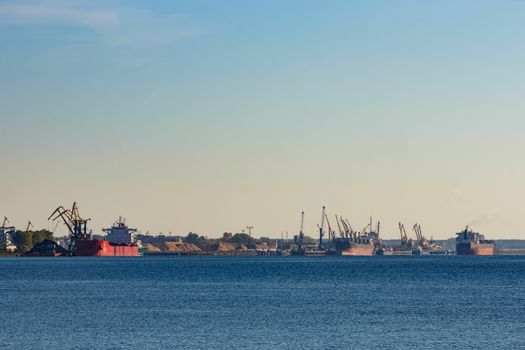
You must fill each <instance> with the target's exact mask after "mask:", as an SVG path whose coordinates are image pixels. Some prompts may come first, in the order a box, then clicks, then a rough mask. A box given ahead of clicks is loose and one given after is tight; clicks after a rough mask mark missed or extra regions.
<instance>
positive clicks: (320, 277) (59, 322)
mask: <svg viewBox="0 0 525 350" xmlns="http://www.w3.org/2000/svg"><path fill="white" fill-rule="evenodd" d="M524 275H525V258H519V257H369V258H343V257H311V258H308V257H139V258H34V259H33V258H0V283H1V284H0V291H1V294H0V308H1V311H0V329H1V330H2V331H1V334H2V335H1V337H0V348H2V349H3V348H7V349H9V348H13V349H124V348H133V349H173V348H182V349H188V348H194V349H206V348H215V349H231V348H237V349H271V348H278V349H314V348H316V349H339V348H354V349H355V348H380V349H392V348H428V349H439V348H458V349H459V348H461V349H463V348H485V349H494V348H501V349H512V348H518V349H525V278H524Z"/></svg>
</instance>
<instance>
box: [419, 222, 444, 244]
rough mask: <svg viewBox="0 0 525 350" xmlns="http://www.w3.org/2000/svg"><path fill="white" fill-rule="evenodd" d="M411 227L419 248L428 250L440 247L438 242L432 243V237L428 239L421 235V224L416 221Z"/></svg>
mask: <svg viewBox="0 0 525 350" xmlns="http://www.w3.org/2000/svg"><path fill="white" fill-rule="evenodd" d="M412 229H413V230H414V232H415V234H416V237H417V240H418V243H419V246H420V247H421V248H423V249H428V250H439V249H441V247H440V246H439V245H438V244H436V243H434V241H433V240H432V238H431V239H430V240H427V239H426V238H425V236H423V233H422V231H421V225H419V224H417V223H416V224H414V226H413V227H412Z"/></svg>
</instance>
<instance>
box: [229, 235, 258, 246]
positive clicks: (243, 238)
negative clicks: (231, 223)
mask: <svg viewBox="0 0 525 350" xmlns="http://www.w3.org/2000/svg"><path fill="white" fill-rule="evenodd" d="M228 242H230V243H240V244H251V243H253V238H252V237H250V235H249V234H247V233H236V234H234V235H233V237H232V238H230V239H229V240H228Z"/></svg>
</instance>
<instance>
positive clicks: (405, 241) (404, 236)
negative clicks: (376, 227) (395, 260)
mask: <svg viewBox="0 0 525 350" xmlns="http://www.w3.org/2000/svg"><path fill="white" fill-rule="evenodd" d="M399 234H400V236H401V245H402V246H412V239H409V238H408V235H407V232H406V230H405V225H403V224H402V223H401V222H400V223H399Z"/></svg>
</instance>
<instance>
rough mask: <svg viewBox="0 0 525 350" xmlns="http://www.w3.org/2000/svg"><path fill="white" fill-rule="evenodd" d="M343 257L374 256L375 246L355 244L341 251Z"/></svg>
mask: <svg viewBox="0 0 525 350" xmlns="http://www.w3.org/2000/svg"><path fill="white" fill-rule="evenodd" d="M341 255H342V256H372V255H374V246H373V245H370V244H355V245H352V246H351V247H348V248H346V249H344V250H342V251H341Z"/></svg>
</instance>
